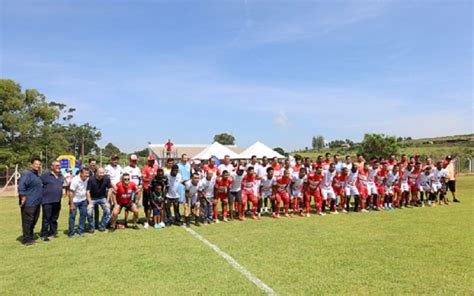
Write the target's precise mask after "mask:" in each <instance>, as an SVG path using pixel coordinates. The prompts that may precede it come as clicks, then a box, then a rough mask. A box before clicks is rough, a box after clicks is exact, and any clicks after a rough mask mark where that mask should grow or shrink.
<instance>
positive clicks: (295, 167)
mask: <svg viewBox="0 0 474 296" xmlns="http://www.w3.org/2000/svg"><path fill="white" fill-rule="evenodd" d="M301 168H302V166H300V165H295V166H294V167H293V172H294V173H299V172H300V170H301Z"/></svg>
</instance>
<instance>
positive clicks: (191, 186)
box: [184, 173, 202, 227]
mask: <svg viewBox="0 0 474 296" xmlns="http://www.w3.org/2000/svg"><path fill="white" fill-rule="evenodd" d="M184 192H185V202H184V220H185V223H186V227H190V226H191V224H190V222H191V214H193V215H194V225H196V226H200V225H201V224H200V223H199V217H200V213H201V203H200V198H201V195H202V185H201V182H200V180H199V174H198V173H193V174H192V175H191V180H188V181H186V182H185V183H184Z"/></svg>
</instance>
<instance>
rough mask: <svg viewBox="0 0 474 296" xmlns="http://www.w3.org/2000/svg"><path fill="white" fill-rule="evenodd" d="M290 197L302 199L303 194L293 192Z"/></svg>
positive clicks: (296, 191)
mask: <svg viewBox="0 0 474 296" xmlns="http://www.w3.org/2000/svg"><path fill="white" fill-rule="evenodd" d="M292 197H294V198H303V192H302V191H301V190H295V191H293V192H292Z"/></svg>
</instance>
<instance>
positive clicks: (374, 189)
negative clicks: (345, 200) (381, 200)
mask: <svg viewBox="0 0 474 296" xmlns="http://www.w3.org/2000/svg"><path fill="white" fill-rule="evenodd" d="M367 192H368V194H377V187H376V186H375V183H373V182H370V183H367Z"/></svg>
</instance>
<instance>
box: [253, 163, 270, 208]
mask: <svg viewBox="0 0 474 296" xmlns="http://www.w3.org/2000/svg"><path fill="white" fill-rule="evenodd" d="M269 167H270V165H269V164H268V159H267V157H266V156H264V157H263V158H262V163H261V164H260V165H259V166H258V169H257V170H256V172H257V177H258V179H259V180H260V182H261V181H262V180H263V179H264V178H265V177H266V176H267V169H268V168H269ZM259 187H261V186H260V185H259ZM259 189H260V188H259ZM259 197H260V198H259V204H258V210H257V211H258V213H259V214H261V213H262V212H264V213H268V200H269V199H270V197H269V196H268V197H263V196H262V195H261V194H259Z"/></svg>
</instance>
